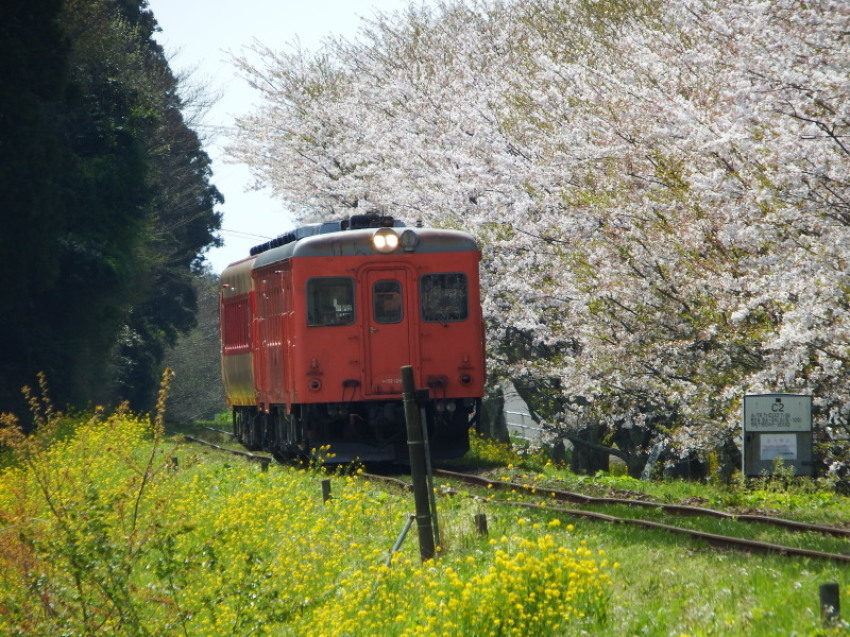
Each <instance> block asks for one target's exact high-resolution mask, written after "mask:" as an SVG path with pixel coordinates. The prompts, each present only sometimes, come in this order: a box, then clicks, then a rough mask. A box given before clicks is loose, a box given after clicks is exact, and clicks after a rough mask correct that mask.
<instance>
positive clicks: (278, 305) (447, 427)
mask: <svg viewBox="0 0 850 637" xmlns="http://www.w3.org/2000/svg"><path fill="white" fill-rule="evenodd" d="M376 221H377V223H376ZM346 225H347V226H348V227H347V228H345V226H346ZM357 225H361V226H362V225H366V226H367V227H357ZM308 230H310V229H308ZM312 230H313V231H314V232H315V233H313V232H310V231H306V232H305V231H303V230H302V231H301V236H297V235H298V232H299V231H296V233H293V235H291V236H290V237H281V238H279V239H278V240H275V241H272V242H270V243H269V244H265V245H264V246H260V247H259V248H258V249H257V250H256V254H255V255H253V256H252V257H251V258H250V259H249V260H245V261H241V262H238V263H236V264H234V265H232V266H230V267H228V268H227V269H226V270H225V272H224V273H222V293H221V298H222V368H223V376H224V382H225V391H226V394H227V396H228V400H229V401H230V403H231V405H233V407H234V427H235V431H236V434H237V436H238V437H239V439H240V441H242V442H243V444H246V446H249V447H260V448H268V449H270V450H272V451H274V452H276V453H279V454H280V455H292V454H302V455H303V454H305V453H310V451H311V450H314V449H323V450H324V454H325V456H326V457H328V458H329V459H332V460H335V461H348V460H351V459H354V458H360V459H361V460H403V459H404V458H406V456H407V449H406V430H405V423H404V410H403V407H402V402H401V392H402V387H401V373H400V370H401V367H402V366H405V365H410V366H412V368H413V370H414V379H415V382H416V385H417V388H420V389H427V390H428V392H427V394H428V399H427V401H425V402H424V403H423V404H422V409H423V413H424V414H425V416H426V423H427V430H428V433H429V436H430V438H431V449H432V454H433V455H434V456H436V457H439V456H459V455H462V454H463V453H464V452H465V451H466V449H467V448H468V430H469V427H470V425H472V424H474V423H475V421H476V419H477V417H478V413H479V411H480V399H481V396H482V394H483V390H484V380H485V379H484V375H485V365H484V345H483V338H484V337H483V323H482V317H481V306H480V301H479V293H480V291H479V287H478V262H479V260H480V252H479V250H478V248H477V247H476V245H475V243H474V241H473V240H472V238H471V237H470V236H469V235H467V234H465V233H461V232H455V231H448V230H436V229H424V228H405V227H399V226H398V225H397V222H393V221H392V220H388V219H387V218H381V217H379V218H374V217H369V218H359V219H358V220H357V222H355V220H354V219H353V220H352V222H350V223H346V222H342V223H338V224H337V225H332V224H323V226H317V227H313V228H312ZM246 271H249V272H250V290H249V291H248V292H247V296H245V297H242V296H241V295H240V294H239V293H238V291H235V290H233V289H231V288H228V287H226V286H228V285H229V286H237V285H239V286H241V285H244V283H245V276H244V275H245V273H246ZM240 302H241V303H242V305H240V306H239V308H247V309H248V313H249V316H247V317H246V316H243V315H242V314H239V317H240V318H239V319H235V318H232V317H234V316H235V315H236V314H238V310H237V309H235V308H236V304H237V303H240ZM228 312H229V313H228ZM239 320H242V321H243V322H242V323H239ZM246 333H247V340H248V341H249V345H248V346H247V347H246V346H245V344H244V341H245V338H246V336H245V335H246ZM239 356H241V358H238V359H237V357H239ZM249 368H250V373H249ZM249 378H250V383H252V386H251V390H252V392H251V393H252V395H251V396H250V397H249V396H247V393H248V392H246V383H247V382H248V380H247V379H249Z"/></svg>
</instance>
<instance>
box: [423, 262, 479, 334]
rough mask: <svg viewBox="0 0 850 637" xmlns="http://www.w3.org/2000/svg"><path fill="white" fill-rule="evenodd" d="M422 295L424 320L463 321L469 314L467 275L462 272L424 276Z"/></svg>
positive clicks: (441, 321)
mask: <svg viewBox="0 0 850 637" xmlns="http://www.w3.org/2000/svg"><path fill="white" fill-rule="evenodd" d="M420 294H421V297H422V318H423V319H425V320H426V321H435V322H440V323H445V322H447V321H463V320H464V319H466V317H467V316H468V314H469V309H468V307H469V304H468V302H467V296H468V294H467V285H466V275H465V274H463V273H462V272H446V273H443V274H426V275H424V276H423V277H422V278H421V279H420Z"/></svg>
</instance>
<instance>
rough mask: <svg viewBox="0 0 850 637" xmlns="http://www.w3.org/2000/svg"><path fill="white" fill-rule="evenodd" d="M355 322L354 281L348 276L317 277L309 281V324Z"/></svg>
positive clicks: (345, 323)
mask: <svg viewBox="0 0 850 637" xmlns="http://www.w3.org/2000/svg"><path fill="white" fill-rule="evenodd" d="M352 323H354V281H353V280H352V279H350V278H348V277H342V276H328V277H316V278H314V279H309V280H308V281H307V325H309V326H315V327H321V326H328V325H351V324H352Z"/></svg>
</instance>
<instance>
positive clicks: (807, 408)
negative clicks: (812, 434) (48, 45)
mask: <svg viewBox="0 0 850 637" xmlns="http://www.w3.org/2000/svg"><path fill="white" fill-rule="evenodd" d="M811 430H812V397H811V396H803V395H801V394H759V395H750V396H744V431H745V432H746V431H811Z"/></svg>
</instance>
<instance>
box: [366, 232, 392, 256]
mask: <svg viewBox="0 0 850 637" xmlns="http://www.w3.org/2000/svg"><path fill="white" fill-rule="evenodd" d="M372 246H373V247H374V248H375V250H377V251H378V252H380V253H381V254H388V253H390V252H393V251H395V249H396V248H398V235H397V234H396V233H395V231H393V230H392V229H391V228H378V229H377V230H375V234H373V235H372Z"/></svg>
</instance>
